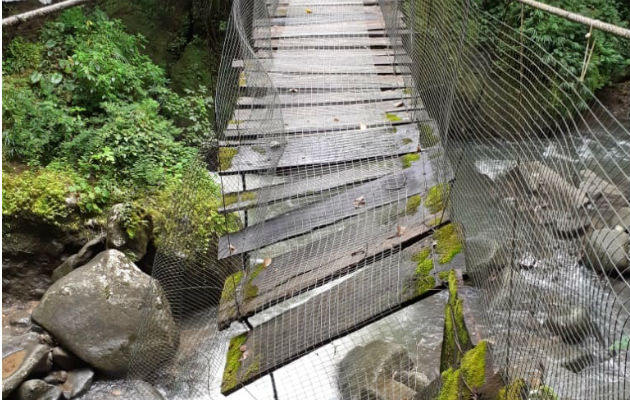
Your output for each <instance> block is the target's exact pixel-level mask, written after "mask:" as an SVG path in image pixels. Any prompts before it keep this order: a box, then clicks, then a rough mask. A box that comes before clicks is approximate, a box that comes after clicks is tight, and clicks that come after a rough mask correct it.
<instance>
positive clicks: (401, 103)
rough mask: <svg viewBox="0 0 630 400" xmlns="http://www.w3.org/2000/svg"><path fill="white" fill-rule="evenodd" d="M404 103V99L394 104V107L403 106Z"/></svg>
mask: <svg viewBox="0 0 630 400" xmlns="http://www.w3.org/2000/svg"><path fill="white" fill-rule="evenodd" d="M404 105H405V103H403V102H402V101H399V102H398V103H396V104H394V107H402V106H404Z"/></svg>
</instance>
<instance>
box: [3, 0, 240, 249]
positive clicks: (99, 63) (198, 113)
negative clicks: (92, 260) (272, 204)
mask: <svg viewBox="0 0 630 400" xmlns="http://www.w3.org/2000/svg"><path fill="white" fill-rule="evenodd" d="M145 43H146V41H145V40H144V38H142V37H141V36H138V35H132V34H129V33H127V32H126V31H125V29H124V26H123V25H122V23H121V22H120V21H118V20H112V19H109V18H108V17H107V16H106V15H105V14H104V13H102V12H100V11H94V12H91V13H89V14H87V13H85V12H84V11H83V9H82V8H81V7H75V8H71V9H69V10H67V11H65V12H63V13H62V14H61V15H60V16H59V17H58V18H57V19H56V20H54V21H52V22H49V23H47V24H46V25H45V26H44V28H42V31H41V33H40V37H39V40H38V41H37V42H35V43H31V42H28V41H26V40H24V39H22V38H16V39H14V40H13V41H12V42H11V43H9V44H8V46H7V51H6V53H5V59H4V60H3V78H4V79H3V93H2V96H3V104H2V111H3V141H4V146H3V149H4V150H3V158H5V159H6V160H7V161H9V162H11V163H13V164H17V163H19V164H21V165H28V166H29V168H31V171H30V172H28V171H27V172H24V173H19V179H18V175H16V174H17V173H15V172H13V171H5V179H6V184H5V182H3V198H5V199H6V201H7V203H6V206H3V214H4V215H5V216H16V217H20V216H22V217H28V218H37V219H40V220H46V221H49V222H51V221H54V222H55V223H60V222H61V221H62V220H64V219H67V218H68V217H70V216H71V214H72V213H73V212H77V213H78V214H79V215H80V216H90V215H96V214H100V213H102V212H104V211H105V210H106V209H107V207H108V206H110V205H112V204H114V203H115V202H121V201H122V202H126V203H128V204H129V205H130V207H131V209H132V210H131V211H130V213H129V221H128V227H127V228H128V233H130V234H132V235H133V234H134V232H135V231H136V229H137V228H138V226H137V224H139V223H141V221H143V220H144V219H145V218H146V217H147V216H150V217H151V218H153V219H154V220H155V221H154V222H155V230H156V236H157V238H156V240H157V241H161V242H164V240H165V238H166V237H168V236H169V235H172V234H174V231H175V230H176V228H177V226H176V224H177V222H174V221H173V220H175V218H174V213H175V210H174V207H175V205H174V204H173V203H174V199H175V198H177V197H178V196H179V195H180V194H181V193H186V199H183V201H189V202H190V203H191V209H192V212H191V214H190V215H189V218H190V220H189V221H188V225H187V227H188V229H189V230H190V238H191V240H192V239H195V240H200V241H201V243H200V244H199V243H197V245H192V244H191V246H190V248H191V249H192V248H194V247H197V250H199V249H207V248H208V247H209V244H210V242H211V241H212V240H213V239H214V238H215V237H216V235H217V234H221V233H223V232H226V231H228V230H230V229H235V228H236V227H237V226H238V222H237V218H236V217H235V216H234V215H225V216H224V215H220V214H219V213H218V211H217V209H218V207H219V198H220V190H219V188H218V186H217V184H216V183H215V182H214V181H213V180H212V178H211V177H210V176H209V175H208V174H207V171H205V169H204V168H202V167H200V166H199V165H197V164H196V159H197V147H198V145H199V144H200V143H201V142H203V141H206V140H207V139H209V138H211V135H212V129H211V128H212V119H211V116H212V114H213V100H212V98H211V97H210V96H208V94H207V90H205V89H202V88H200V89H199V90H197V91H195V92H192V91H190V90H187V89H186V88H184V89H183V91H184V92H185V95H179V94H177V93H175V92H174V91H172V90H171V89H170V88H169V87H168V86H167V84H168V80H167V78H166V75H165V73H164V71H163V70H162V69H161V68H160V67H158V66H156V65H155V64H153V62H152V61H151V60H150V59H149V57H147V56H146V55H144V54H143V49H144V46H145ZM188 178H190V179H194V184H192V182H193V181H190V180H189V181H185V182H184V180H185V179H188ZM68 196H71V197H73V198H75V199H76V203H77V207H75V208H72V209H71V208H69V207H68V206H66V203H65V199H66V198H67V197H68ZM27 197H29V198H32V200H28V199H27ZM181 204H182V202H180V205H181ZM167 216H168V217H167ZM191 243H192V242H191Z"/></svg>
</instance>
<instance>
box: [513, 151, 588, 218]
mask: <svg viewBox="0 0 630 400" xmlns="http://www.w3.org/2000/svg"><path fill="white" fill-rule="evenodd" d="M518 169H519V172H520V173H521V176H522V177H523V180H524V182H525V184H526V186H527V188H528V189H529V191H531V192H532V193H535V194H536V195H538V196H541V197H543V198H545V199H546V200H547V203H548V204H550V205H552V206H554V208H556V209H558V208H559V209H577V208H580V207H583V206H585V205H586V204H587V203H588V202H589V199H588V197H587V196H586V194H585V193H584V191H583V190H580V189H578V188H577V187H575V186H573V184H571V183H570V182H569V181H567V180H566V179H564V178H563V177H562V176H561V175H560V174H559V173H557V172H556V171H554V170H553V169H551V168H549V167H547V166H546V165H545V164H543V163H541V162H540V161H531V162H525V163H523V164H521V165H520V166H519V168H518ZM558 206H560V207H558Z"/></svg>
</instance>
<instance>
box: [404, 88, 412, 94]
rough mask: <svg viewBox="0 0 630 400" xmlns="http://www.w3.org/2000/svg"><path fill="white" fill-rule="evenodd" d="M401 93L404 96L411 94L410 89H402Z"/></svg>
mask: <svg viewBox="0 0 630 400" xmlns="http://www.w3.org/2000/svg"><path fill="white" fill-rule="evenodd" d="M403 93H404V94H411V88H404V89H403Z"/></svg>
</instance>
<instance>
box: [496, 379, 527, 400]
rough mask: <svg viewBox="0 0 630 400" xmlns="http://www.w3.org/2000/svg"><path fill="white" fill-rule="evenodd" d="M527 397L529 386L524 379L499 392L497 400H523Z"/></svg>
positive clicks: (517, 380)
mask: <svg viewBox="0 0 630 400" xmlns="http://www.w3.org/2000/svg"><path fill="white" fill-rule="evenodd" d="M526 396H527V386H526V385H525V381H523V380H522V379H520V378H519V379H516V380H515V381H514V382H512V383H510V384H509V385H507V386H505V387H502V388H501V389H500V390H499V394H498V396H497V400H522V399H524V398H526Z"/></svg>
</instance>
